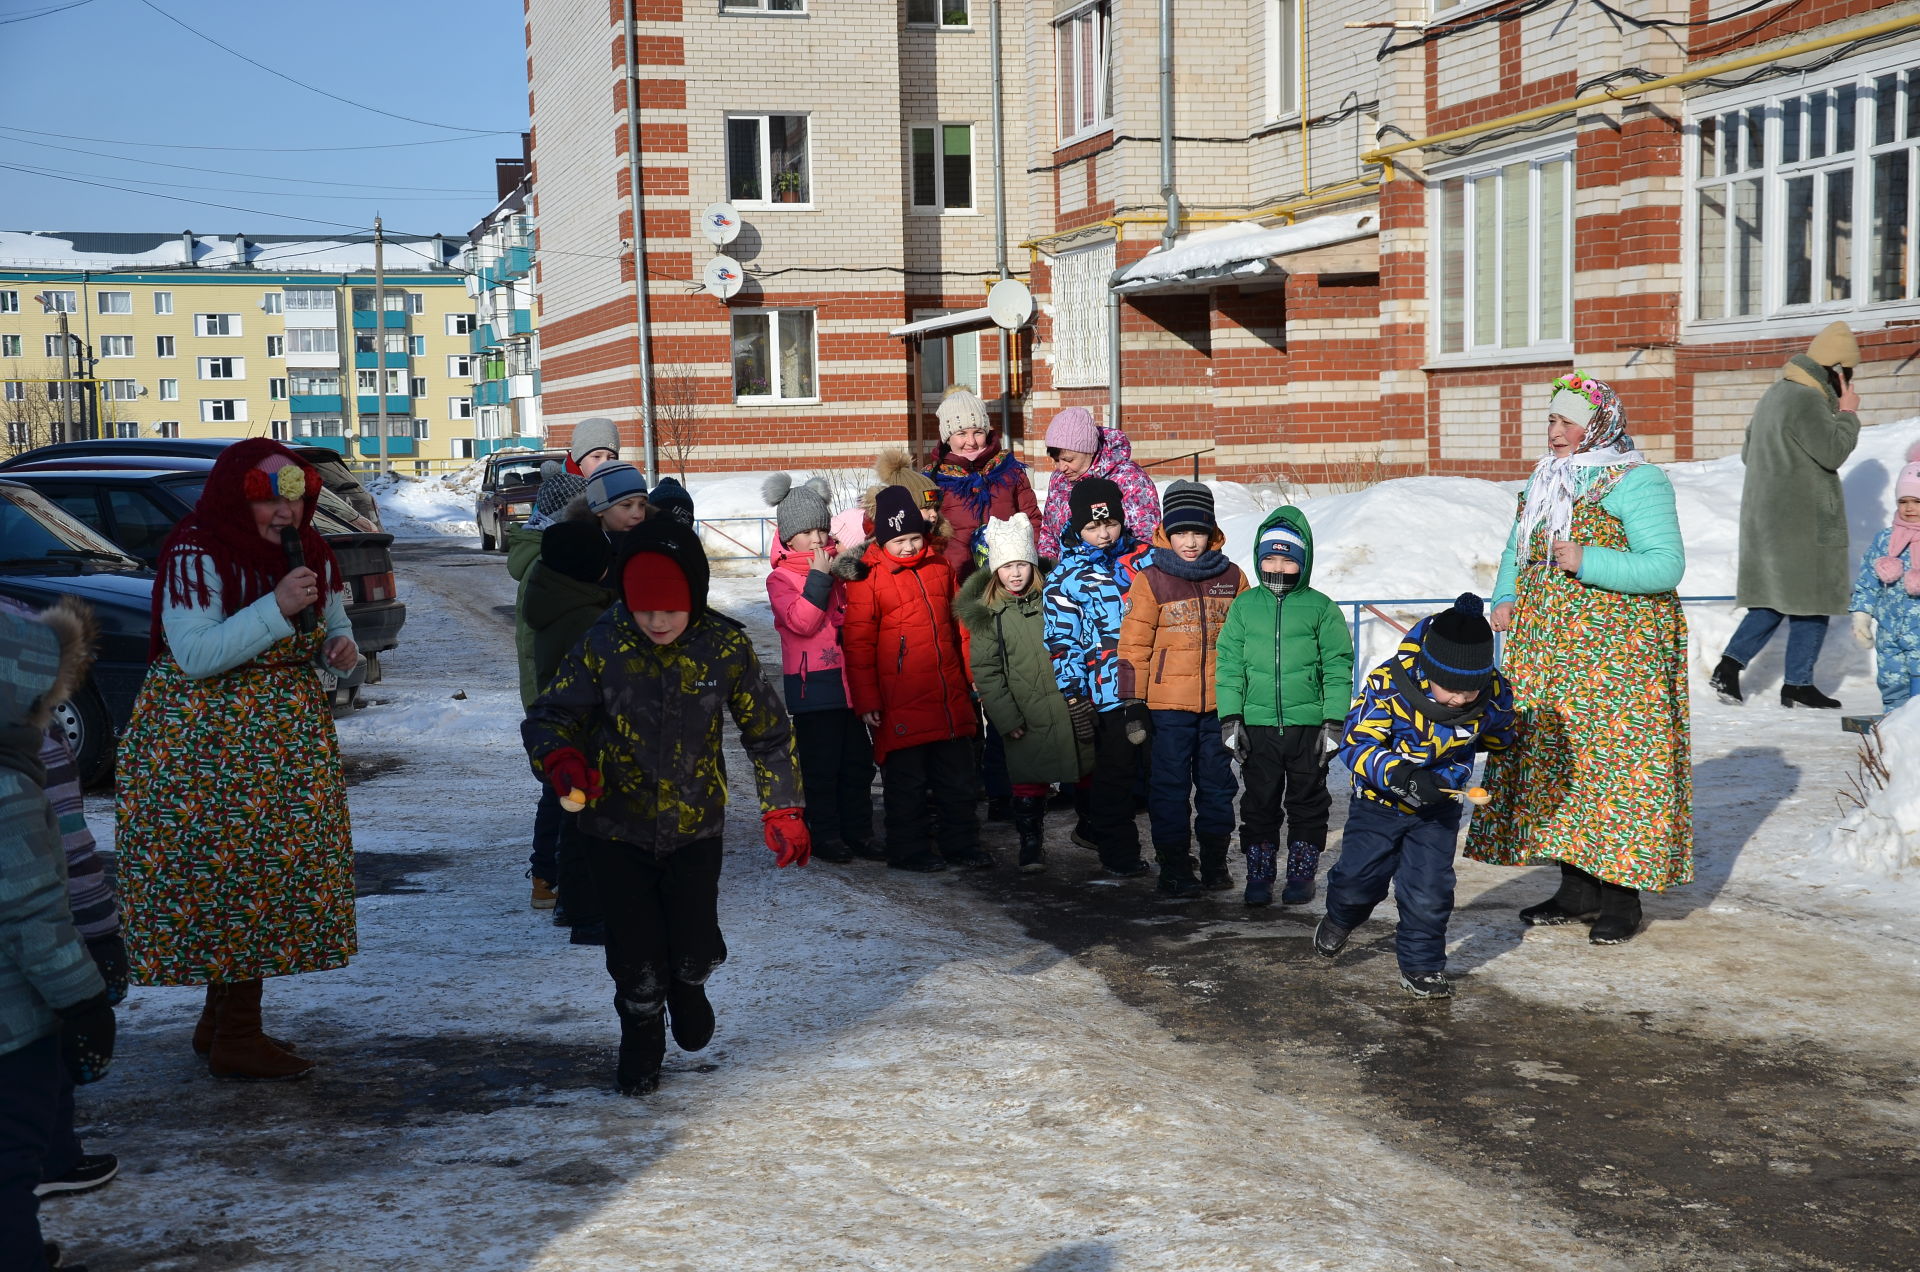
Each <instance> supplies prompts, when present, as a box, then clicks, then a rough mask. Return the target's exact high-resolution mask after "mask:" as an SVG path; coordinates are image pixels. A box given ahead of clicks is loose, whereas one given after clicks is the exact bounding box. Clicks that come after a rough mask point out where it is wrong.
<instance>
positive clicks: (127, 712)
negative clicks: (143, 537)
mask: <svg viewBox="0 0 1920 1272" xmlns="http://www.w3.org/2000/svg"><path fill="white" fill-rule="evenodd" d="M153 587H154V576H153V572H152V571H151V570H149V569H147V568H146V566H145V565H144V564H143V563H142V562H141V561H139V560H137V559H136V558H134V557H131V556H128V555H127V554H126V553H124V552H122V551H121V550H120V549H119V548H117V547H115V546H114V545H113V544H112V543H110V542H108V541H107V540H106V539H103V538H102V537H101V536H100V535H98V534H96V533H95V532H94V531H93V530H91V529H89V528H88V527H86V526H84V525H82V524H81V523H80V522H78V521H76V520H74V519H73V518H72V517H70V516H68V515H67V514H66V513H64V512H62V511H60V509H59V508H58V507H56V506H55V505H54V503H53V502H52V501H51V500H49V499H47V498H46V497H45V496H43V495H41V494H39V493H38V492H37V491H35V490H33V489H31V488H30V487H27V486H24V485H22V484H20V483H19V482H15V481H6V480H0V596H8V597H11V598H13V599H14V600H16V601H22V602H25V603H26V604H28V605H31V606H32V607H33V608H35V609H45V608H46V607H47V606H49V605H51V604H53V603H54V602H55V601H57V600H59V599H60V598H61V597H62V596H74V597H78V598H79V599H80V600H83V601H85V602H86V603H87V604H88V605H90V606H92V607H93V613H94V617H95V618H96V619H97V620H98V621H99V624H100V646H99V655H98V657H96V658H95V659H94V663H93V670H92V671H90V672H89V673H88V674H87V679H86V683H84V684H82V685H81V686H80V688H79V690H78V691H77V692H76V693H75V694H74V695H73V697H72V698H71V699H69V700H68V701H67V703H66V704H65V705H63V706H62V707H60V708H59V710H58V711H56V712H55V713H54V719H55V720H56V721H58V723H59V724H60V727H61V728H62V729H64V730H65V731H66V735H67V743H68V745H69V746H71V747H72V748H73V752H74V755H75V757H76V758H77V759H78V761H79V767H80V779H81V781H83V782H86V783H90V784H91V783H95V782H100V781H104V780H105V779H106V777H107V776H108V774H110V773H112V772H113V753H114V745H115V741H116V739H117V738H118V736H119V735H120V733H121V732H123V731H124V730H125V729H126V727H127V721H128V720H129V719H131V718H132V716H133V703H134V699H136V698H137V697H139V695H140V684H141V682H142V681H143V680H145V679H146V677H147V641H148V636H149V634H150V632H151V630H152V624H153Z"/></svg>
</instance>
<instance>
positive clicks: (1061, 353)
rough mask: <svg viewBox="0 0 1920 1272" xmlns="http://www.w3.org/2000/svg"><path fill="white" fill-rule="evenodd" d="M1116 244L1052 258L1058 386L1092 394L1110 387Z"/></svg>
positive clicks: (1054, 339) (1104, 244)
mask: <svg viewBox="0 0 1920 1272" xmlns="http://www.w3.org/2000/svg"><path fill="white" fill-rule="evenodd" d="M1112 274H1113V244H1111V243H1102V244H1101V245H1100V246H1098V247H1086V248H1082V249H1080V250H1079V251H1077V252H1062V253H1060V255H1058V256H1056V257H1054V258H1053V382H1054V383H1055V384H1057V385H1060V386H1062V387H1068V388H1072V387H1080V388H1087V387H1091V386H1094V385H1101V384H1105V383H1106V382H1107V279H1108V278H1109V277H1110V276H1111V275H1112Z"/></svg>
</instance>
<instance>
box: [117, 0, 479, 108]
mask: <svg viewBox="0 0 1920 1272" xmlns="http://www.w3.org/2000/svg"><path fill="white" fill-rule="evenodd" d="M140 3H141V4H143V5H145V6H147V8H149V9H152V10H153V11H154V12H155V13H157V14H159V15H160V16H161V17H163V18H165V19H166V20H167V21H169V22H171V23H173V24H174V25H175V26H177V27H179V28H180V29H181V30H183V31H187V32H190V33H191V34H193V35H197V36H199V37H200V38H201V39H203V40H205V41H206V42H207V43H208V44H211V45H213V47H214V48H216V49H219V50H221V51H222V52H225V53H231V54H232V55H233V56H235V57H237V58H239V59H240V60H241V61H242V62H245V63H246V64H247V65H249V66H256V67H258V68H260V69H261V70H263V71H265V72H266V73H267V74H269V75H272V76H274V77H276V78H278V79H283V80H285V81H286V82H287V83H289V84H294V85H297V86H298V87H300V88H304V89H306V90H307V91H308V92H310V93H318V94H319V95H320V96H322V97H330V98H332V99H333V100H334V101H336V102H341V103H343V104H345V105H348V106H352V107H353V108H354V109H356V110H364V111H367V112H369V113H371V114H375V115H385V116H386V117H387V118H388V119H398V120H403V121H405V122H406V123H409V124H419V125H420V126H422V127H423V128H443V129H445V130H446V131H448V132H463V133H484V132H487V131H488V130H487V129H484V128H468V127H466V126H465V125H463V124H438V123H435V122H434V121H433V120H431V119H415V118H414V117H413V116H412V115H399V114H395V113H394V112H393V111H390V110H381V109H380V108H379V107H378V106H369V105H367V104H366V103H365V102H359V101H355V100H354V99H353V98H351V97H342V96H340V94H338V93H329V92H328V91H327V90H326V89H324V88H316V87H315V86H314V85H312V84H309V83H307V82H306V81H305V80H299V79H295V78H294V77H293V76H291V75H289V74H287V73H286V72H285V71H276V70H275V69H274V68H273V67H271V66H268V65H267V64H266V63H265V62H262V61H259V60H257V59H255V58H251V57H248V56H247V55H246V54H245V53H242V52H241V51H240V50H239V49H236V48H234V47H233V46H232V45H229V44H222V43H220V41H218V40H216V39H214V38H213V37H212V36H210V35H208V34H207V33H206V32H205V31H202V30H199V29H198V28H196V27H191V26H188V25H187V24H186V23H184V22H182V21H181V20H180V19H179V18H176V17H174V16H173V15H172V14H171V13H168V12H167V11H166V10H165V9H162V8H161V7H160V6H159V5H157V4H155V3H154V2H153V0H140Z"/></svg>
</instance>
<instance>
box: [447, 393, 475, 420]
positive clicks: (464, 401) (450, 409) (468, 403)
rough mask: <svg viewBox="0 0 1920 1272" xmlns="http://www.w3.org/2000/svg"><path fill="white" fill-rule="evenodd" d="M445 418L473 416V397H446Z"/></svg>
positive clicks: (463, 418) (464, 418) (468, 418)
mask: <svg viewBox="0 0 1920 1272" xmlns="http://www.w3.org/2000/svg"><path fill="white" fill-rule="evenodd" d="M447 418H448V419H450V420H470V419H472V418H473V399H472V398H470V397H457V398H448V399H447Z"/></svg>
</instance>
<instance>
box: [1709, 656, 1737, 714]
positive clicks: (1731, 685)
mask: <svg viewBox="0 0 1920 1272" xmlns="http://www.w3.org/2000/svg"><path fill="white" fill-rule="evenodd" d="M1743 670H1744V668H1742V667H1741V665H1740V664H1739V663H1737V662H1735V661H1733V659H1731V658H1729V657H1727V656H1726V655H1725V654H1722V655H1721V656H1720V664H1719V665H1718V666H1717V667H1715V668H1714V669H1713V674H1712V675H1711V676H1708V677H1707V687H1708V688H1709V689H1711V690H1713V691H1714V692H1715V693H1717V694H1719V695H1720V701H1722V702H1728V703H1734V704H1739V703H1742V702H1745V701H1746V699H1745V698H1744V697H1742V696H1741V694H1740V673H1741V671H1743Z"/></svg>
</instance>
